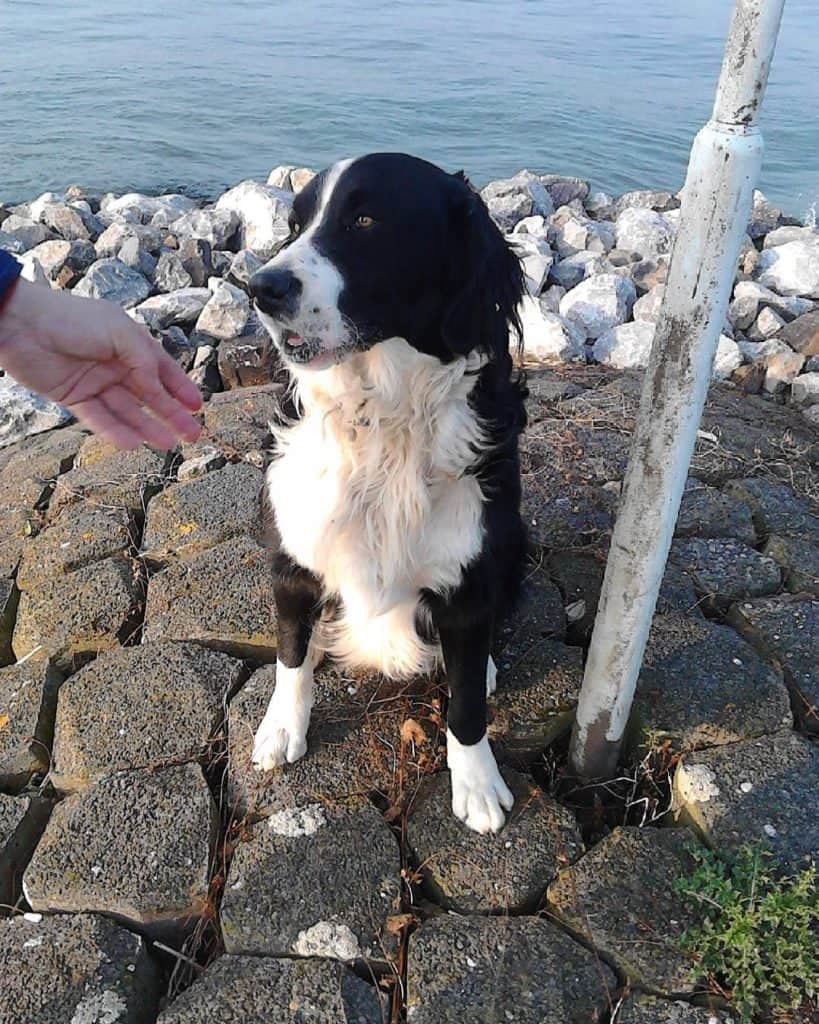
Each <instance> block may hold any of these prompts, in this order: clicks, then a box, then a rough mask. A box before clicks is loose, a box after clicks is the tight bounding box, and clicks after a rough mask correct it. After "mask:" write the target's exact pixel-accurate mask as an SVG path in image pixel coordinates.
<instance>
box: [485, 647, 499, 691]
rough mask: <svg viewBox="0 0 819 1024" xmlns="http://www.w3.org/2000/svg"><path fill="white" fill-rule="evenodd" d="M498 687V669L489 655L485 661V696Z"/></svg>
mask: <svg viewBox="0 0 819 1024" xmlns="http://www.w3.org/2000/svg"><path fill="white" fill-rule="evenodd" d="M497 688H498V669H497V666H496V665H495V662H494V661H493V660H492V657H491V655H490V657H489V659H488V660H487V662H486V696H487V697H491V696H492V694H493V693H494V692H495V690H497Z"/></svg>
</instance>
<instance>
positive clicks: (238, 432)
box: [182, 384, 284, 459]
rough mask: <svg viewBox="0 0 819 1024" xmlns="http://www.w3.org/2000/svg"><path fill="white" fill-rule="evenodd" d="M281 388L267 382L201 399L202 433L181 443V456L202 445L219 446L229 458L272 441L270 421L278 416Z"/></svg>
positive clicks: (190, 456)
mask: <svg viewBox="0 0 819 1024" xmlns="http://www.w3.org/2000/svg"><path fill="white" fill-rule="evenodd" d="M283 390H284V387H283V385H282V384H267V385H263V386H260V387H255V388H239V389H237V390H233V391H225V392H222V393H221V394H217V395H214V396H213V397H212V398H211V400H210V401H209V402H206V403H205V407H204V410H203V421H204V425H203V429H202V436H201V437H200V439H199V440H198V441H197V442H195V443H194V444H191V445H183V446H182V454H183V456H184V457H185V458H186V459H189V458H193V457H194V456H196V455H198V454H200V450H201V448H202V447H205V446H210V447H215V448H219V449H220V450H221V451H223V452H224V453H225V454H226V455H227V456H228V457H229V458H242V457H243V456H244V455H245V454H246V453H247V452H249V451H259V450H263V449H266V448H268V447H269V446H270V445H271V443H272V441H273V435H272V433H271V430H270V424H271V423H274V422H275V421H276V419H277V418H278V416H279V412H280V397H281V395H282V393H283Z"/></svg>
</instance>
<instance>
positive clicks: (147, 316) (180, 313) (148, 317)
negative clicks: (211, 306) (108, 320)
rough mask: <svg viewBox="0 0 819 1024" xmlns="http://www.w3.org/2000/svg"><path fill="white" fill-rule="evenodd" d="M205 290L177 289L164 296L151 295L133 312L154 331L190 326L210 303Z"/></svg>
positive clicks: (207, 290) (209, 295) (207, 292)
mask: <svg viewBox="0 0 819 1024" xmlns="http://www.w3.org/2000/svg"><path fill="white" fill-rule="evenodd" d="M210 297H211V294H210V291H209V289H207V288H179V289H177V290H176V291H172V292H168V293H167V294H164V295H153V296H151V298H150V299H146V300H145V301H144V302H141V303H140V304H139V305H138V306H137V307H136V309H135V312H136V313H137V314H138V315H139V316H140V317H141V318H142V320H143V322H144V323H146V324H147V325H148V327H150V328H151V330H154V331H164V330H165V329H166V328H168V327H171V326H173V325H174V324H192V323H194V322H195V320H196V318H197V317H198V316H199V315H200V314H201V312H202V310H203V309H204V308H205V306H206V305H207V303H208V302H209V301H210Z"/></svg>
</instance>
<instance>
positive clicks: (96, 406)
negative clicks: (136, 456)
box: [68, 398, 142, 451]
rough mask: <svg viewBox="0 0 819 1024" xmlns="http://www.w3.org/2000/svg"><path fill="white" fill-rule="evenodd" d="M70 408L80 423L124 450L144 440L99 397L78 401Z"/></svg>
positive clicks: (138, 444) (131, 448)
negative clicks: (109, 409) (111, 411)
mask: <svg viewBox="0 0 819 1024" xmlns="http://www.w3.org/2000/svg"><path fill="white" fill-rule="evenodd" d="M68 408H69V409H70V410H71V412H73V413H74V415H75V416H76V417H77V419H78V420H79V421H80V423H82V424H84V425H85V426H86V427H89V428H90V429H91V430H93V431H94V433H95V434H100V435H101V436H102V437H104V438H105V440H106V441H110V443H111V444H113V445H115V446H116V447H117V448H120V449H122V450H123V451H133V450H134V449H135V448H139V446H140V445H141V444H142V440H141V439H140V437H139V435H138V434H136V433H135V432H134V431H133V430H132V429H131V428H130V427H129V426H128V425H127V424H125V423H122V422H120V421H119V420H118V419H117V418H116V417H114V416H112V415H111V413H110V412H109V411H108V410H107V409H106V407H105V406H104V405H103V403H102V402H101V401H100V400H99V399H98V398H89V399H88V400H87V401H85V402H76V403H74V404H73V405H69V406H68Z"/></svg>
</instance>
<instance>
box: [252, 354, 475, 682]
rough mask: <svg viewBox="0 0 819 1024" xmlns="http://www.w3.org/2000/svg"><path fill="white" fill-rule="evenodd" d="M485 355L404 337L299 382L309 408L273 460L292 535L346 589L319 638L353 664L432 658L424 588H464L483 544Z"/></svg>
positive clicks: (276, 491) (280, 511) (285, 540)
mask: <svg viewBox="0 0 819 1024" xmlns="http://www.w3.org/2000/svg"><path fill="white" fill-rule="evenodd" d="M480 365H481V358H480V357H479V356H476V355H473V356H470V357H469V358H468V359H458V360H456V361H454V362H453V363H449V364H446V365H444V364H442V363H441V362H440V361H439V360H438V359H435V358H434V357H432V356H426V355H423V354H422V353H419V352H417V351H416V350H415V349H413V348H412V347H411V346H410V345H408V344H407V343H406V342H405V341H403V340H401V339H398V338H394V339H391V340H390V341H386V342H382V343H381V344H379V345H376V346H375V348H373V349H371V350H370V351H369V352H366V353H362V354H361V355H357V356H354V357H353V358H351V359H348V360H347V361H346V362H344V363H342V364H340V365H339V366H336V367H334V368H332V369H329V370H325V371H323V372H320V373H313V374H311V373H309V372H305V373H303V374H301V375H300V377H299V379H298V381H297V389H298V396H299V399H300V401H301V404H302V407H303V416H302V419H301V420H299V421H298V422H297V423H295V424H294V425H292V426H289V427H287V428H286V429H284V430H283V431H281V432H280V433H279V435H278V445H279V455H278V457H277V459H276V461H275V462H274V463H273V464H272V465H271V467H270V468H269V470H268V476H267V482H268V490H269V495H270V501H271V504H272V507H273V509H274V510H275V514H276V520H277V525H278V529H279V533H280V535H281V538H282V544H283V546H284V548H285V550H286V551H287V553H288V554H289V555H290V556H291V557H292V558H294V559H295V560H296V561H297V562H298V563H299V564H300V565H302V566H304V567H305V568H307V569H310V570H311V571H312V572H313V573H315V574H316V575H317V576H318V577H319V578H320V579H321V580H322V581H323V583H324V588H325V593H326V595H327V596H328V597H329V596H338V597H340V598H341V602H342V611H341V614H340V616H339V617H338V618H336V619H335V620H333V621H330V622H325V623H324V624H323V626H322V628H321V629H320V630H319V632H318V636H317V642H318V643H319V644H321V645H322V646H325V647H326V648H327V649H328V650H329V652H330V654H331V655H332V656H333V657H335V658H337V659H338V660H340V661H341V662H343V663H345V664H348V665H350V666H361V667H372V668H376V669H378V670H379V671H382V672H385V673H386V674H388V675H410V674H414V673H418V672H426V671H429V670H430V669H431V668H432V667H433V665H434V663H435V662H436V660H437V659H438V657H439V652H438V649H437V648H436V647H432V646H430V645H429V644H426V643H424V642H423V641H422V640H421V639H420V638H419V637H418V635H417V632H416V629H415V621H416V612H417V606H418V599H419V592H420V591H421V590H422V589H430V590H434V591H438V592H442V591H445V590H447V589H450V588H454V587H456V586H457V585H458V584H459V582H460V580H461V575H462V572H463V569H464V567H465V566H467V565H468V564H469V563H470V562H471V561H472V560H473V559H474V558H475V557H476V556H477V555H478V553H479V552H480V550H481V546H482V543H483V518H482V507H483V496H482V494H481V489H480V484H479V482H478V480H477V478H476V477H475V476H473V475H469V474H468V473H467V472H466V471H467V470H468V469H469V467H470V466H472V465H473V464H474V463H475V460H476V455H477V453H478V452H479V451H480V450H481V449H482V448H484V447H485V444H486V442H485V439H484V435H483V431H482V428H481V424H480V422H479V420H478V418H477V416H476V415H475V413H474V411H473V410H472V408H471V407H470V405H469V402H468V396H469V393H470V391H471V390H472V388H473V387H474V385H475V381H476V371H477V370H478V369H479V368H480Z"/></svg>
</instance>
